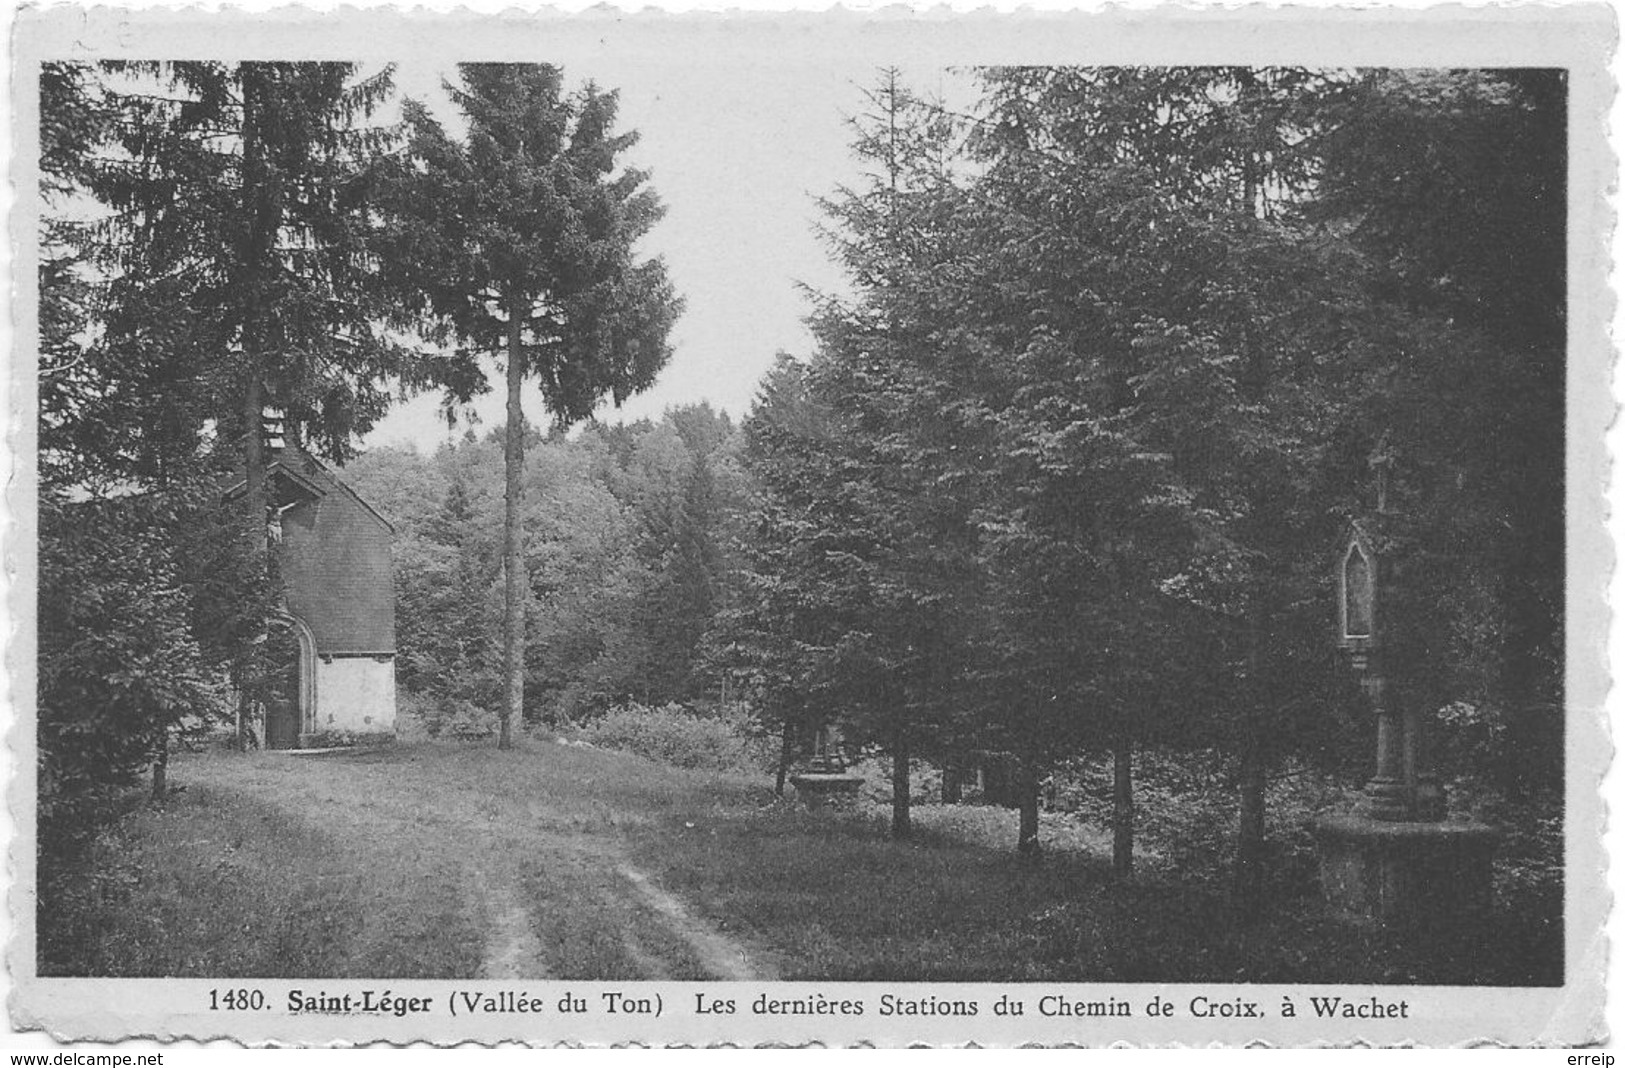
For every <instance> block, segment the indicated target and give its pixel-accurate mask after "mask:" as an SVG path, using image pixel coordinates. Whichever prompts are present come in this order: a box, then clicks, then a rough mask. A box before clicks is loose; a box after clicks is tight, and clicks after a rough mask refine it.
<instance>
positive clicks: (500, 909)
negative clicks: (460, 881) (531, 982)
mask: <svg viewBox="0 0 1625 1068" xmlns="http://www.w3.org/2000/svg"><path fill="white" fill-rule="evenodd" d="M474 889H475V891H476V892H477V893H478V894H479V896H480V903H481V905H482V907H483V910H484V913H485V924H486V937H485V959H484V961H483V962H482V963H481V965H480V977H481V978H484V979H546V978H547V977H548V976H547V966H546V965H545V964H543V959H544V958H543V956H542V944H541V942H540V941H539V940H538V939H537V937H536V932H535V931H533V930H532V929H531V926H530V912H529V910H527V909H526V908H525V905H524V902H523V901H522V900H521V898H520V896H519V893H518V890H517V889H516V888H515V885H514V881H513V880H512V879H506V880H500V881H493V880H491V879H489V878H487V877H486V875H485V873H484V872H482V871H478V870H476V871H475V872H474Z"/></svg>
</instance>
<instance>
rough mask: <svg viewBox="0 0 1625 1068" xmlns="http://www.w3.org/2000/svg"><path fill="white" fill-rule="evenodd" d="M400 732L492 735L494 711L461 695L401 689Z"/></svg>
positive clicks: (438, 735)
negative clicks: (453, 695)
mask: <svg viewBox="0 0 1625 1068" xmlns="http://www.w3.org/2000/svg"><path fill="white" fill-rule="evenodd" d="M399 700H400V704H399V708H400V711H401V717H400V722H401V727H402V729H401V730H400V732H399V733H400V735H401V736H402V737H403V738H413V737H417V736H418V735H419V733H420V732H421V734H424V735H427V736H428V737H430V738H458V737H469V736H472V735H479V734H494V733H495V732H496V729H497V714H496V713H495V712H492V711H490V710H489V709H486V708H482V707H481V706H479V705H477V704H475V703H474V702H472V701H470V700H468V699H467V698H464V697H445V696H441V695H438V694H430V693H411V692H410V691H403V692H402V693H401V696H400V699H399Z"/></svg>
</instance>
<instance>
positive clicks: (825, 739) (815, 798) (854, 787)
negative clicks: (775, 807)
mask: <svg viewBox="0 0 1625 1068" xmlns="http://www.w3.org/2000/svg"><path fill="white" fill-rule="evenodd" d="M790 784H791V785H792V786H794V787H795V788H796V797H797V798H799V799H800V800H801V801H802V802H803V803H805V804H806V806H807V807H808V808H823V807H824V806H825V805H828V804H832V803H839V802H841V801H844V800H848V799H851V798H855V797H857V794H858V790H859V788H861V787H862V786H863V777H862V776H861V775H852V774H849V773H848V772H847V770H846V764H845V762H844V761H842V760H841V758H840V755H839V753H838V751H837V749H836V747H835V746H834V745H833V744H831V739H830V729H829V727H827V726H820V727H819V728H818V733H817V735H816V736H815V740H814V743H813V758H812V760H811V761H809V762H808V764H807V770H806V771H803V772H801V773H799V774H796V775H792V776H790Z"/></svg>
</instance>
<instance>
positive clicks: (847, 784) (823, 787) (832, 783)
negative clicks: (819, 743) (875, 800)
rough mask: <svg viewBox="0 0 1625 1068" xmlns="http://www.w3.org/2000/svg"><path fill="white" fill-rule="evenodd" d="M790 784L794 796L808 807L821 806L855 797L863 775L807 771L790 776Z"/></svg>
mask: <svg viewBox="0 0 1625 1068" xmlns="http://www.w3.org/2000/svg"><path fill="white" fill-rule="evenodd" d="M790 784H791V785H792V786H794V787H795V788H796V797H797V798H799V799H800V800H801V801H802V802H803V803H804V804H805V805H806V806H807V807H808V808H823V807H824V806H825V805H829V804H834V803H837V802H840V801H844V800H848V799H852V798H856V797H857V796H858V788H859V787H861V786H862V785H863V777H862V776H861V775H847V774H845V773H843V772H838V771H809V772H804V773H802V774H800V775H792V776H790Z"/></svg>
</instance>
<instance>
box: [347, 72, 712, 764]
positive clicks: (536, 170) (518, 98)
mask: <svg viewBox="0 0 1625 1068" xmlns="http://www.w3.org/2000/svg"><path fill="white" fill-rule="evenodd" d="M458 69H459V73H460V79H461V82H460V84H458V85H452V84H449V83H448V84H447V87H446V88H447V91H448V92H449V93H450V95H451V97H452V100H453V101H454V102H455V103H456V105H457V106H458V107H459V108H460V109H461V110H462V112H463V114H464V116H465V117H466V118H467V120H468V133H467V136H466V138H465V139H464V140H463V141H462V142H457V141H454V140H452V139H451V138H450V137H448V136H447V134H446V133H445V131H444V129H442V127H441V126H440V124H439V122H437V121H436V120H435V119H434V117H433V116H432V115H430V113H429V111H428V110H427V109H426V108H425V107H424V106H423V105H422V104H421V103H418V102H416V101H410V100H409V101H407V102H406V105H405V119H406V129H407V144H406V149H405V151H404V152H403V153H402V154H401V156H400V157H399V158H398V159H397V160H396V165H395V166H394V167H393V168H392V169H391V171H390V172H389V174H388V175H387V177H386V179H385V181H384V182H383V183H382V185H381V187H380V188H381V191H382V194H383V195H382V199H381V201H380V206H381V207H382V208H383V211H384V214H385V216H386V223H385V227H384V232H383V234H382V236H381V237H380V239H379V240H378V242H377V244H376V246H375V247H376V250H377V254H378V260H379V263H380V265H381V270H382V272H383V275H384V279H385V281H386V284H388V285H389V286H390V287H391V289H392V290H393V291H394V292H395V293H396V294H397V295H398V297H399V299H400V300H402V301H404V302H406V303H407V305H408V306H409V307H410V308H411V309H412V310H413V311H415V312H417V313H418V314H419V315H420V316H421V318H422V320H423V321H425V322H426V323H428V324H429V326H430V332H431V334H435V333H438V334H439V335H440V336H443V337H454V338H455V339H456V343H457V354H458V359H457V360H455V361H453V362H451V363H450V364H449V365H448V368H447V372H448V373H446V374H445V375H443V376H442V378H441V381H442V383H443V384H444V385H445V386H446V388H447V389H448V391H449V393H450V395H451V396H452V397H454V398H458V399H467V397H468V396H470V395H471V394H472V393H473V392H475V391H477V390H478V389H480V388H482V387H483V380H482V378H481V377H480V376H479V375H478V373H477V371H476V370H475V368H476V366H477V364H476V361H477V359H478V357H479V356H482V355H499V356H501V357H502V359H503V360H505V361H506V364H507V368H506V380H507V431H506V437H505V464H506V470H507V503H506V527H505V536H504V552H503V567H504V574H505V580H504V635H503V640H504V668H503V674H504V679H505V689H504V699H503V705H502V709H501V711H500V714H499V722H500V732H499V739H498V745H499V746H500V747H502V748H508V747H509V746H510V745H511V744H512V741H511V733H510V732H511V724H512V722H513V721H514V720H516V719H522V718H523V714H524V666H525V655H524V610H525V609H524V606H525V600H526V596H527V591H528V585H529V584H528V580H527V575H526V569H525V566H524V559H525V554H524V530H523V523H522V515H523V509H524V501H523V492H524V491H523V486H524V482H523V478H522V473H523V470H524V462H525V457H524V426H525V418H524V411H523V409H522V407H521V405H520V396H521V387H522V385H523V383H524V381H525V378H526V377H527V376H530V377H533V378H535V379H536V380H537V381H538V382H539V383H540V385H541V389H542V397H543V402H544V404H545V405H546V408H547V411H548V412H549V414H550V415H552V416H553V417H554V418H555V419H556V420H559V421H561V422H563V423H573V422H577V421H580V420H583V419H586V418H588V417H589V416H590V415H591V414H592V412H593V410H594V409H595V408H596V407H597V405H598V404H599V402H600V401H601V400H602V399H603V398H604V396H605V395H608V396H609V397H611V398H612V399H613V400H614V402H615V403H616V404H619V403H621V402H622V401H624V400H625V399H626V398H627V397H629V396H631V395H632V394H634V393H636V392H638V391H640V390H642V389H644V388H647V387H648V386H649V385H650V384H651V383H652V382H653V381H654V376H655V374H656V373H657V372H658V371H659V370H660V368H661V367H662V366H664V364H665V362H666V360H667V358H668V356H669V353H670V349H669V347H668V344H667V334H668V333H669V331H670V328H671V325H672V323H673V321H674V320H675V318H676V316H677V314H678V311H679V309H680V306H681V304H680V301H678V299H677V298H676V296H675V295H674V294H673V291H672V287H671V284H670V282H669V281H668V280H667V278H666V272H665V267H664V265H663V264H662V263H661V261H660V260H659V259H649V260H642V261H640V260H638V259H637V255H636V249H635V246H636V243H637V241H638V239H639V238H641V237H642V236H643V235H644V234H645V233H647V232H648V230H649V229H650V228H651V227H652V226H653V225H654V224H655V223H656V221H658V219H659V218H660V214H661V208H660V204H659V201H658V200H657V199H656V197H655V195H654V192H653V191H652V190H651V189H649V188H648V187H647V184H646V182H647V176H646V175H645V174H644V173H643V172H641V171H638V170H635V169H628V168H626V167H625V166H624V164H622V162H621V161H620V156H621V155H622V153H624V152H625V151H626V150H627V149H629V148H631V147H632V145H633V144H634V143H635V142H636V135H635V134H632V133H616V132H615V130H614V125H615V117H616V109H617V103H616V96H615V94H614V93H613V92H603V91H601V90H599V89H598V88H597V87H596V86H593V85H591V84H588V85H586V86H584V87H583V88H582V89H580V90H578V91H577V92H574V93H568V94H567V93H566V92H565V91H564V85H563V73H562V71H560V70H559V69H558V68H557V67H553V66H548V65H546V64H501V63H470V64H462V65H460V66H459V68H458Z"/></svg>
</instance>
